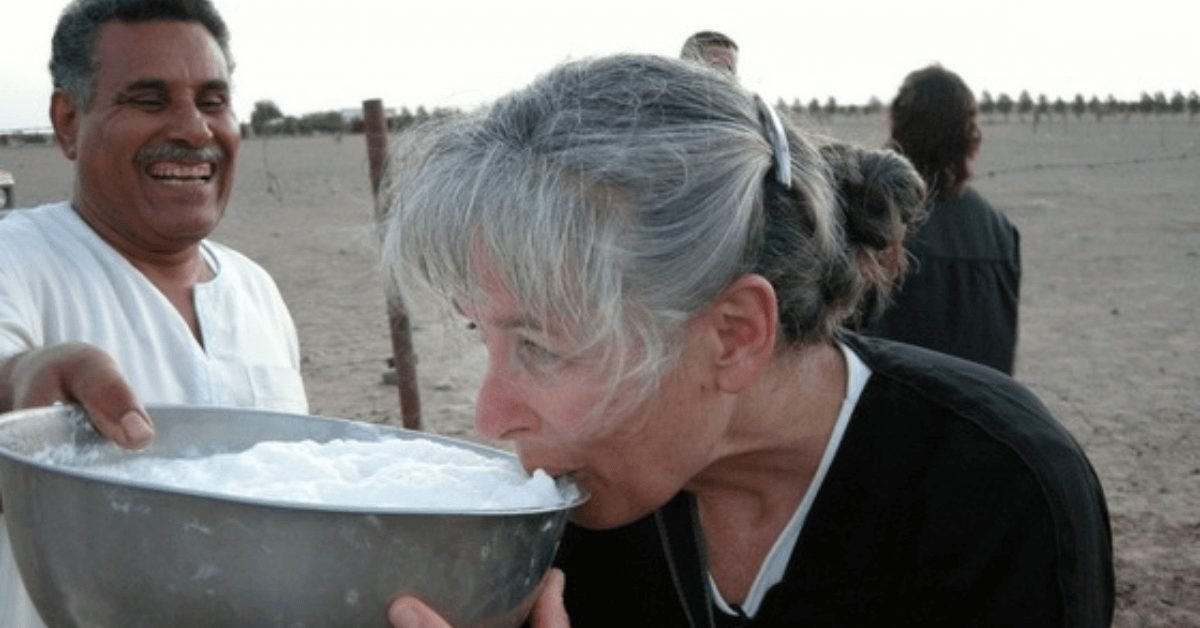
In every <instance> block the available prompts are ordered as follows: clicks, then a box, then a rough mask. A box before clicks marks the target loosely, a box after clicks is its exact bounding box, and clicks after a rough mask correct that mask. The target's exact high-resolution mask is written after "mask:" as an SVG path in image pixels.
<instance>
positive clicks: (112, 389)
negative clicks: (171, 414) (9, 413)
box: [0, 342, 154, 447]
mask: <svg viewBox="0 0 1200 628" xmlns="http://www.w3.org/2000/svg"><path fill="white" fill-rule="evenodd" d="M60 401H74V402H78V403H79V404H80V405H82V406H83V408H84V409H85V410H87V413H88V416H90V417H91V419H92V423H93V424H95V426H96V429H98V430H99V431H100V433H101V434H104V435H105V436H106V437H108V438H110V439H112V440H114V441H116V442H117V443H118V444H120V445H122V446H125V447H144V446H146V445H148V444H150V441H151V440H152V439H153V438H154V426H153V424H152V423H151V422H150V416H149V415H148V414H146V410H145V409H144V408H142V406H141V404H140V403H138V400H137V397H136V396H135V395H134V394H133V390H132V389H131V388H130V387H129V383H128V382H126V381H125V378H124V377H123V376H122V375H121V372H120V371H119V370H118V369H117V364H116V362H114V361H113V359H112V357H111V356H109V355H108V354H107V353H105V352H104V351H102V350H101V349H100V348H98V347H95V346H93V345H89V344H84V343H80V342H71V343H63V344H56V345H50V346H47V347H42V348H40V349H33V350H31V351H26V352H25V353H18V354H17V355H14V356H12V357H10V358H8V359H6V360H3V361H0V411H6V410H16V409H19V408H32V407H38V406H48V405H51V404H53V403H56V402H60Z"/></svg>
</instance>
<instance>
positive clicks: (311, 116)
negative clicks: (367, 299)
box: [250, 90, 1200, 136]
mask: <svg viewBox="0 0 1200 628" xmlns="http://www.w3.org/2000/svg"><path fill="white" fill-rule="evenodd" d="M978 104H979V113H980V115H981V116H982V117H983V118H984V119H985V120H988V121H995V120H997V119H1002V120H1003V121H1005V122H1008V121H1010V120H1011V119H1012V117H1013V116H1014V115H1015V116H1016V118H1017V120H1018V121H1020V122H1025V121H1026V119H1027V118H1028V119H1030V120H1031V121H1032V122H1033V124H1034V126H1035V127H1036V125H1037V124H1039V123H1041V122H1043V121H1049V120H1051V119H1053V118H1054V117H1058V118H1059V119H1062V120H1067V119H1069V118H1071V117H1074V118H1075V119H1076V120H1082V119H1083V118H1084V117H1088V118H1094V119H1095V120H1096V121H1097V122H1102V121H1104V119H1106V118H1118V119H1122V120H1126V121H1128V120H1129V119H1130V118H1131V117H1133V116H1135V115H1137V116H1141V117H1143V118H1149V117H1151V116H1155V117H1161V116H1179V115H1184V114H1186V115H1187V118H1188V121H1189V122H1195V120H1196V118H1197V116H1200V94H1197V92H1196V91H1195V90H1193V91H1191V92H1190V93H1188V94H1187V95H1186V96H1185V95H1184V94H1183V92H1181V91H1175V92H1174V93H1172V94H1171V96H1170V97H1168V96H1167V95H1166V94H1165V93H1164V92H1161V91H1160V92H1154V93H1153V94H1151V93H1148V92H1143V93H1142V94H1141V97H1140V98H1138V99H1137V100H1118V99H1117V98H1116V97H1115V96H1113V95H1112V94H1109V95H1108V96H1107V97H1106V98H1104V99H1103V100H1101V99H1100V97H1099V96H1096V95H1092V96H1091V97H1085V96H1084V95H1083V94H1076V95H1075V97H1074V98H1073V99H1071V100H1065V99H1063V98H1061V97H1058V98H1054V99H1053V100H1051V99H1050V98H1049V97H1048V96H1046V95H1045V94H1040V95H1038V96H1037V98H1034V97H1033V95H1032V94H1030V93H1029V91H1027V90H1023V91H1021V93H1020V94H1018V95H1017V97H1016V98H1015V99H1014V98H1012V97H1011V96H1009V95H1008V94H1006V93H1003V92H1001V93H999V94H997V95H996V96H994V97H993V96H992V93H991V92H989V91H987V90H984V91H982V92H980V94H979V99H978ZM775 107H776V109H777V110H779V111H781V112H785V113H788V114H790V115H791V116H793V117H795V118H802V117H809V118H817V119H822V118H830V117H833V116H871V115H878V114H880V113H883V112H884V111H885V110H886V109H887V106H886V105H885V104H884V103H883V101H881V100H880V99H878V98H875V97H871V98H870V99H869V100H868V101H867V102H866V104H843V103H839V102H838V101H837V99H835V98H833V97H832V96H830V97H828V98H826V99H825V100H824V101H822V100H820V99H817V98H813V99H811V100H809V101H808V102H807V103H803V102H801V100H800V99H798V98H797V99H794V100H793V101H792V102H791V103H790V104H789V103H788V102H786V101H785V100H783V99H782V98H781V99H779V101H777V102H776V103H775ZM461 113H462V111H461V110H459V109H456V108H446V107H439V108H434V109H426V108H425V107H424V106H420V107H417V108H416V109H415V110H410V109H409V108H408V107H404V108H402V109H400V111H399V112H389V114H388V116H387V124H388V129H389V130H390V131H400V130H403V129H405V128H407V127H408V126H410V125H412V124H415V123H418V122H424V121H426V120H430V119H438V118H444V117H449V116H454V115H458V114H461ZM250 129H251V130H252V131H253V133H254V135H258V136H271V135H314V134H337V135H341V134H344V133H362V132H363V119H362V112H361V111H358V112H354V111H353V110H346V111H320V112H316V113H308V114H304V115H301V116H292V115H285V114H284V113H283V111H281V110H280V108H279V106H278V105H276V104H275V102H274V101H271V100H260V101H258V102H256V103H254V111H253V112H252V113H251V114H250Z"/></svg>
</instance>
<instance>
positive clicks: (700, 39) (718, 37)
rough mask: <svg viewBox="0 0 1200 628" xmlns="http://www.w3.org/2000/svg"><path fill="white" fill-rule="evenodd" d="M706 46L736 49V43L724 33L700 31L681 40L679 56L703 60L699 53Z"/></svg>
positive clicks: (692, 59)
mask: <svg viewBox="0 0 1200 628" xmlns="http://www.w3.org/2000/svg"><path fill="white" fill-rule="evenodd" d="M708 46H720V47H722V48H729V49H730V50H737V49H738V47H737V43H735V42H734V41H733V40H732V39H730V38H729V37H728V36H727V35H725V34H724V33H718V32H717V31H700V32H698V33H696V34H694V35H692V36H691V37H688V38H687V41H685V42H683V49H682V50H680V51H679V57H680V58H681V59H688V60H691V61H703V60H704V56H703V55H702V54H701V53H703V52H704V49H705V48H706V47H708Z"/></svg>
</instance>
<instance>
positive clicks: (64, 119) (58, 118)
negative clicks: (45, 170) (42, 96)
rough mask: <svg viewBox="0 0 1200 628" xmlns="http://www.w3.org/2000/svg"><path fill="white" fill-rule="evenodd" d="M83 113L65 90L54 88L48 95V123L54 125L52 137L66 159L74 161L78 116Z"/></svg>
mask: <svg viewBox="0 0 1200 628" xmlns="http://www.w3.org/2000/svg"><path fill="white" fill-rule="evenodd" d="M82 115H83V112H82V111H80V109H79V106H78V104H76V102H75V99H74V98H72V97H71V95H70V94H68V93H67V92H66V91H64V90H61V89H56V90H54V93H53V94H51V95H50V123H51V124H52V125H54V139H55V140H56V141H57V142H58V147H59V149H61V150H62V152H63V155H66V157H67V159H70V160H71V161H75V155H76V154H77V152H78V150H77V148H76V143H77V142H78V140H79V118H80V117H81V116H82Z"/></svg>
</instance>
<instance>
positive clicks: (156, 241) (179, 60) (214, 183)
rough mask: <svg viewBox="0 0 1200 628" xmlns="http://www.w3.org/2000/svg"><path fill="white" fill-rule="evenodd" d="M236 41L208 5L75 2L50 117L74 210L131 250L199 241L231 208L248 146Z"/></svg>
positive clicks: (56, 53) (57, 53)
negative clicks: (71, 183)
mask: <svg viewBox="0 0 1200 628" xmlns="http://www.w3.org/2000/svg"><path fill="white" fill-rule="evenodd" d="M228 42H229V35H228V31H227V30H226V27H225V23H224V21H223V20H222V19H221V16H220V14H218V13H217V11H216V9H215V8H214V7H213V6H212V4H211V3H210V2H208V0H77V1H76V2H73V3H71V4H70V5H68V6H67V8H66V9H65V10H64V11H63V13H62V16H61V17H60V19H59V22H58V26H57V28H56V29H55V31H54V36H53V41H52V55H51V61H50V73H51V77H52V79H53V83H54V93H53V95H52V96H51V103H50V104H51V107H50V115H51V122H52V123H53V125H54V129H55V134H56V138H57V140H58V144H59V146H60V148H61V149H62V150H63V153H64V155H66V157H67V158H68V159H71V160H73V161H75V164H76V182H75V192H74V204H75V206H76V209H77V210H78V211H79V212H80V214H81V215H82V216H83V217H84V219H85V220H87V221H88V223H89V224H90V225H92V227H93V228H95V229H96V230H97V231H98V232H99V233H100V235H101V236H102V237H104V238H105V239H106V240H108V241H109V242H110V243H114V244H116V245H117V246H118V248H120V249H121V250H122V251H124V252H126V253H127V254H128V253H129V252H130V251H134V252H146V251H154V252H156V253H170V252H172V251H175V250H179V249H181V248H186V247H189V246H192V245H194V244H195V243H196V242H197V241H199V240H200V239H202V238H203V237H205V236H206V235H208V234H209V233H210V232H211V231H212V230H213V229H214V228H215V227H216V225H217V223H218V222H219V220H220V218H221V216H222V214H223V213H224V209H225V205H226V203H227V202H228V199H229V193H230V189H231V187H232V185H233V177H234V165H235V157H236V154H237V150H238V146H239V143H240V133H239V127H238V123H237V120H236V118H235V116H234V113H233V108H232V101H231V94H230V90H231V85H230V80H231V79H230V73H231V72H232V61H231V57H230V55H229V46H228Z"/></svg>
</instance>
